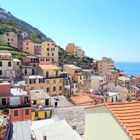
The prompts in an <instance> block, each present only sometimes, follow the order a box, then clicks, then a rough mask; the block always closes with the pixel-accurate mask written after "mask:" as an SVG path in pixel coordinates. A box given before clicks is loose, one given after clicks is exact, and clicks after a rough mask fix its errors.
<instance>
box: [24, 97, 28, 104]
mask: <svg viewBox="0 0 140 140" xmlns="http://www.w3.org/2000/svg"><path fill="white" fill-rule="evenodd" d="M24 103H25V104H27V103H28V96H25V97H24Z"/></svg>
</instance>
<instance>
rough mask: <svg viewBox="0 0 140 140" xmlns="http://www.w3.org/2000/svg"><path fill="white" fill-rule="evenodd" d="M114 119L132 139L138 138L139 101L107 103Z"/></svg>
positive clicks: (139, 134)
mask: <svg viewBox="0 0 140 140" xmlns="http://www.w3.org/2000/svg"><path fill="white" fill-rule="evenodd" d="M108 108H109V110H110V111H111V113H112V114H113V115H114V117H115V118H116V120H117V121H118V122H119V123H120V125H121V126H122V127H123V128H124V130H125V131H126V132H127V133H128V134H129V136H130V137H131V138H132V139H133V140H139V139H140V102H127V103H116V104H108Z"/></svg>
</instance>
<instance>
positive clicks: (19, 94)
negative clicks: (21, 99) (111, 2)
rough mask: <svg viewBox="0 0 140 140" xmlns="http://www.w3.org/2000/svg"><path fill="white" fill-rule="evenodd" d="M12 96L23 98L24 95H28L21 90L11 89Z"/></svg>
mask: <svg viewBox="0 0 140 140" xmlns="http://www.w3.org/2000/svg"><path fill="white" fill-rule="evenodd" d="M11 94H12V95H13V96H22V95H27V91H24V90H22V89H20V88H11Z"/></svg>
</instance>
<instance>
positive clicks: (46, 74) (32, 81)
mask: <svg viewBox="0 0 140 140" xmlns="http://www.w3.org/2000/svg"><path fill="white" fill-rule="evenodd" d="M60 72H61V69H60V68H59V67H57V66H55V65H39V69H38V74H39V75H34V76H31V75H30V76H25V82H26V84H27V85H28V86H27V88H28V89H29V90H30V89H43V90H44V91H46V92H47V93H49V95H50V96H58V95H61V94H63V77H62V76H61V75H60Z"/></svg>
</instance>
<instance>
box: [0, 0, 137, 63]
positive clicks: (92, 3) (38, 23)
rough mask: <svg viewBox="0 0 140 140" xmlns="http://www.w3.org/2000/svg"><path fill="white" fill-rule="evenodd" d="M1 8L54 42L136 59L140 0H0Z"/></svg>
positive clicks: (118, 58) (91, 53)
mask: <svg viewBox="0 0 140 140" xmlns="http://www.w3.org/2000/svg"><path fill="white" fill-rule="evenodd" d="M0 5H1V7H2V8H4V9H6V10H7V11H10V12H11V13H12V14H13V15H14V16H16V17H17V18H19V19H22V20H24V21H26V22H27V23H29V24H31V25H33V26H34V27H37V28H38V29H39V30H41V31H42V32H43V33H45V34H46V35H47V36H48V37H50V38H52V39H53V40H54V41H55V42H56V43H57V44H58V45H60V46H61V47H63V48H65V47H66V45H67V44H68V43H69V42H71V43H75V44H76V45H77V46H80V47H81V48H82V49H83V50H85V52H86V55H87V56H90V57H93V58H95V59H101V58H102V57H104V56H106V57H111V58H113V59H114V60H115V61H130V62H132V61H137V62H139V61H140V51H139V50H140V0H0Z"/></svg>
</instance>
